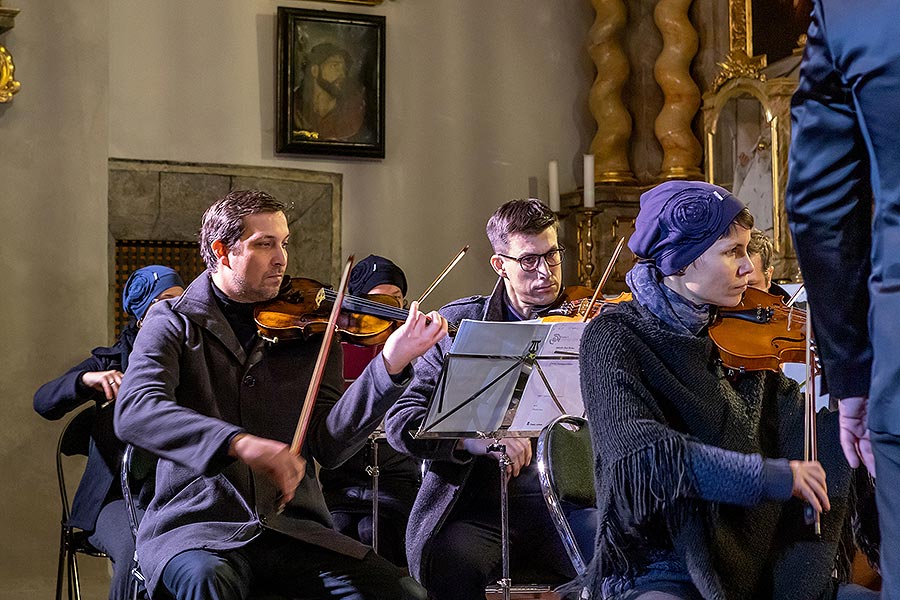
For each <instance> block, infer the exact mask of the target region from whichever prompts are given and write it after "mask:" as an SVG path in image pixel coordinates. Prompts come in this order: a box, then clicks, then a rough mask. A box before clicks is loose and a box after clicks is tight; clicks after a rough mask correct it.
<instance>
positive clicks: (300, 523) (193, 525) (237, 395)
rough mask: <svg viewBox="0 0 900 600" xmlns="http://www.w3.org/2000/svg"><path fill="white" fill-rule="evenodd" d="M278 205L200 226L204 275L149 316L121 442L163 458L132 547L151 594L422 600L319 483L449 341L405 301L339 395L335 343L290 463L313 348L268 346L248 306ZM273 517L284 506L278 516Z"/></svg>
mask: <svg viewBox="0 0 900 600" xmlns="http://www.w3.org/2000/svg"><path fill="white" fill-rule="evenodd" d="M284 211H285V207H284V205H283V204H281V203H280V202H278V201H277V200H275V199H274V198H272V197H271V196H269V195H268V194H266V193H264V192H260V191H235V192H231V193H229V194H227V195H226V196H224V197H223V198H221V199H220V200H218V201H217V202H215V203H214V204H213V205H212V206H210V208H209V209H208V210H207V211H206V213H205V214H204V216H203V223H202V226H201V230H200V251H201V254H202V255H203V259H204V261H205V262H206V265H207V270H206V272H204V273H203V274H201V275H200V276H199V277H198V278H197V279H195V280H194V281H193V282H192V283H191V284H190V285H189V286H188V288H187V290H186V291H185V293H184V295H183V296H182V297H181V298H179V299H178V300H174V301H165V302H162V303H160V304H159V306H158V307H157V308H156V309H154V310H153V311H151V312H150V314H149V315H148V318H147V319H146V320H145V322H144V326H143V329H142V331H141V335H140V336H138V339H137V341H136V343H135V347H134V352H133V353H132V355H131V364H130V366H129V369H128V372H127V374H126V376H125V379H124V381H123V384H122V388H121V391H120V394H119V399H118V401H117V403H116V413H115V426H116V432H117V434H118V435H119V436H120V437H121V438H122V439H123V440H124V441H126V442H129V443H132V444H135V445H138V446H140V447H141V448H145V449H146V450H149V451H150V452H152V453H154V454H156V455H157V456H159V463H158V467H157V471H156V493H155V495H154V497H153V499H152V500H151V502H150V505H149V506H148V508H147V512H146V513H145V515H144V517H143V519H142V521H141V524H140V528H139V531H138V539H137V555H138V558H139V562H140V566H141V569H142V571H143V574H144V575H145V577H146V578H147V589H148V591H149V592H150V594H151V595H152V596H153V597H158V596H159V595H164V594H163V593H168V594H170V595H172V596H175V597H176V598H177V599H179V600H181V599H188V598H190V599H195V598H196V599H200V598H203V599H213V598H223V599H232V598H245V597H247V594H248V593H249V592H250V589H251V588H253V589H254V590H259V589H262V590H264V591H266V592H270V593H271V592H274V593H277V594H282V595H285V596H287V597H299V596H302V597H335V598H379V599H382V598H397V599H401V598H421V597H423V590H422V589H421V588H420V586H418V584H416V583H415V582H414V581H412V580H411V579H410V578H409V577H404V574H403V572H402V571H400V570H399V569H398V568H397V567H395V566H393V565H391V564H390V563H389V562H387V561H386V560H385V559H383V558H381V557H380V556H378V555H376V554H375V553H373V552H372V551H371V549H370V548H368V547H366V546H363V545H362V544H360V543H359V542H357V541H355V540H352V539H350V538H348V537H346V536H343V535H341V534H339V533H338V532H336V531H334V529H333V528H332V522H331V517H330V515H329V514H328V510H327V508H326V506H325V502H324V500H323V498H322V493H321V491H320V489H319V485H318V483H317V481H316V476H315V469H314V468H313V459H315V460H316V461H318V462H319V463H320V464H322V465H323V466H325V467H332V466H336V465H338V464H340V463H341V462H342V461H343V460H346V459H347V458H348V457H349V456H351V455H352V454H353V453H354V452H356V451H357V450H358V449H359V448H360V447H361V445H362V444H363V443H364V442H365V440H366V438H367V437H368V436H369V434H370V433H371V432H372V431H373V430H374V429H375V428H376V427H377V426H378V424H379V423H380V421H381V419H382V416H383V414H384V412H385V411H386V410H387V408H388V407H389V406H390V405H391V404H392V403H393V402H394V401H395V400H396V399H397V397H398V396H399V395H400V393H401V392H402V391H403V389H404V388H405V385H406V383H407V382H408V381H409V379H410V377H411V376H412V374H413V373H412V368H411V366H410V361H412V360H413V359H414V358H415V357H417V356H419V355H420V354H422V353H423V352H424V351H425V350H427V349H428V348H430V347H431V346H432V345H434V344H435V343H436V342H437V340H438V339H440V338H441V337H443V336H444V335H445V334H446V323H445V321H444V319H443V318H442V317H441V316H440V315H439V314H437V313H436V312H435V313H431V314H430V315H427V316H426V315H424V314H422V313H420V312H419V310H418V307H417V306H416V305H415V303H413V306H412V307H411V308H410V311H409V318H408V319H407V321H406V322H405V323H404V324H403V325H402V326H401V327H400V328H398V329H397V331H395V332H394V333H393V334H392V335H391V337H390V338H389V339H388V340H387V342H386V343H385V347H384V350H383V352H382V353H381V355H380V357H378V358H376V359H375V360H373V361H372V362H371V364H370V365H369V367H368V368H367V369H366V370H365V371H364V372H363V374H362V375H361V376H360V378H359V379H358V380H357V382H356V383H355V384H354V385H352V386H351V387H350V388H349V389H348V390H347V391H346V392H345V393H344V394H343V396H342V395H341V391H342V389H343V382H342V377H341V362H342V360H341V352H340V345H339V344H338V343H334V344H333V346H334V347H333V348H332V349H331V352H330V354H329V358H328V362H327V365H326V367H325V369H324V374H323V376H322V382H321V387H320V391H319V393H318V398H317V401H316V403H315V406H314V408H313V411H312V418H311V421H310V423H309V428H308V433H307V436H306V438H305V442H304V444H303V446H302V448H301V450H300V454H299V456H298V455H295V454H294V453H292V452H291V451H290V448H289V446H288V443H289V442H290V441H291V439H292V436H293V434H294V431H295V428H296V426H297V422H298V417H299V415H300V411H301V408H302V406H301V405H302V404H303V398H304V395H305V393H306V389H307V386H308V384H309V382H310V378H311V376H312V374H313V365H314V364H315V363H316V357H317V356H318V353H319V346H320V339H319V338H318V337H312V338H309V339H296V340H288V341H282V342H279V343H270V342H266V341H264V340H262V339H261V338H260V337H259V336H258V335H257V326H256V323H255V322H254V306H255V305H256V303H259V302H265V301H268V300H271V299H273V298H274V297H275V296H276V295H277V294H278V293H279V289H281V288H282V285H283V283H285V282H286V279H285V267H286V265H287V251H286V246H287V240H288V237H289V235H290V232H289V230H288V221H287V218H286V216H285V212H284ZM278 505H281V506H280V510H279V509H278Z"/></svg>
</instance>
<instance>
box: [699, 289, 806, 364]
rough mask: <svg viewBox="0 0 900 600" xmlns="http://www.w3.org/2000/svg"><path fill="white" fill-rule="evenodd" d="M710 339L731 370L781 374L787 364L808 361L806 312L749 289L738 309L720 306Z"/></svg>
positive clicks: (773, 296) (776, 297) (779, 298)
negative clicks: (764, 371) (784, 364)
mask: <svg viewBox="0 0 900 600" xmlns="http://www.w3.org/2000/svg"><path fill="white" fill-rule="evenodd" d="M709 337H710V338H712V340H713V342H715V344H716V346H718V347H719V356H720V358H721V359H722V364H724V365H725V366H726V367H728V368H730V369H736V370H738V371H760V370H767V371H778V370H779V369H780V368H781V365H782V364H783V363H788V362H796V363H803V362H806V311H804V310H802V309H799V308H796V307H794V306H788V305H787V304H785V303H784V300H783V299H782V298H781V296H775V295H772V294H769V293H767V292H764V291H762V290H758V289H756V288H747V290H746V291H745V292H744V297H743V298H742V299H741V302H740V303H739V304H738V305H737V306H734V307H719V309H718V312H717V314H716V318H715V321H714V322H713V323H712V325H710V326H709Z"/></svg>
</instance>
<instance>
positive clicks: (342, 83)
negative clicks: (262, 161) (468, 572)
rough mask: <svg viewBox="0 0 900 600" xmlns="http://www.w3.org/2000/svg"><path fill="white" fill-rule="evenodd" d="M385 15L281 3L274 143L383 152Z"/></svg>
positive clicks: (295, 149)
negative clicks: (315, 8) (306, 7)
mask: <svg viewBox="0 0 900 600" xmlns="http://www.w3.org/2000/svg"><path fill="white" fill-rule="evenodd" d="M385 27H386V26H385V17H383V16H381V15H363V14H354V13H343V12H332V11H321V10H307V9H300V8H288V7H283V6H280V7H278V13H277V28H278V32H277V68H276V94H275V97H276V107H275V112H276V118H275V150H276V152H279V153H293V154H314V155H319V154H323V155H333V156H355V157H366V158H384V153H385V126H384V125H385V124H384V115H385V88H384V81H385Z"/></svg>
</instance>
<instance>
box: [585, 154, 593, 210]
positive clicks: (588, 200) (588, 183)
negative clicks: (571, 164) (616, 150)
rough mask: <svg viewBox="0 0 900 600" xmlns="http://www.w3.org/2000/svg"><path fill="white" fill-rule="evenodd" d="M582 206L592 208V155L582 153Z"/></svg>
mask: <svg viewBox="0 0 900 600" xmlns="http://www.w3.org/2000/svg"><path fill="white" fill-rule="evenodd" d="M584 207H585V208H594V155H593V154H585V155H584Z"/></svg>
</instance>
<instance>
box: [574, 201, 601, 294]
mask: <svg viewBox="0 0 900 600" xmlns="http://www.w3.org/2000/svg"><path fill="white" fill-rule="evenodd" d="M577 211H578V215H577V217H576V219H577V237H576V240H577V244H578V282H579V283H580V284H581V285H584V286H587V287H589V288H593V287H594V283H595V281H594V280H595V279H596V272H597V263H596V262H595V256H594V254H595V243H594V217H595V216H597V213H598V212H599V211H598V210H596V209H594V208H583V207H579V208H578V209H577Z"/></svg>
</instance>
